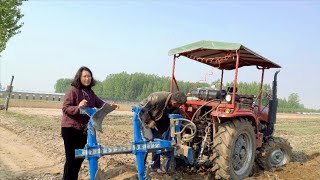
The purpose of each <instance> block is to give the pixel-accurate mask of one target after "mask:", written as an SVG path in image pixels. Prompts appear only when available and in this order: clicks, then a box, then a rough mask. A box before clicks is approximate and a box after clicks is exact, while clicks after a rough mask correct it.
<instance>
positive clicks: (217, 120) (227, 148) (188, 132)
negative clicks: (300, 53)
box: [169, 41, 292, 180]
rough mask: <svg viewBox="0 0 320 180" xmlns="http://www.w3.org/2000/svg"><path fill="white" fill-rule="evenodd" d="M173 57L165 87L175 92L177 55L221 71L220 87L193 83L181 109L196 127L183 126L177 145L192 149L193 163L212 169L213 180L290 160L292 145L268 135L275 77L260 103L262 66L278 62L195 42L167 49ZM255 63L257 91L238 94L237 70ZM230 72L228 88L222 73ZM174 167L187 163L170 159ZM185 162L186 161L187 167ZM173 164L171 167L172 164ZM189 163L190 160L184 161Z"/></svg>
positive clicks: (238, 47) (236, 47) (235, 47)
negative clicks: (258, 75) (269, 91)
mask: <svg viewBox="0 0 320 180" xmlns="http://www.w3.org/2000/svg"><path fill="white" fill-rule="evenodd" d="M169 55H172V56H173V65H172V78H171V84H170V91H171V92H173V91H176V90H179V85H178V83H177V81H176V78H175V66H176V60H177V59H178V58H179V57H186V58H188V59H191V60H194V61H198V62H200V63H203V64H206V65H209V66H211V67H213V68H215V69H218V70H221V77H220V88H213V87H197V88H193V89H191V90H190V91H189V92H188V93H187V99H188V100H187V103H186V104H185V105H183V106H182V107H180V108H181V109H183V110H184V111H185V112H186V114H185V115H186V117H187V119H189V120H190V121H191V122H192V124H194V125H195V127H193V126H190V125H189V124H186V125H184V124H182V125H181V129H183V131H182V132H181V136H180V139H181V141H180V143H181V145H182V146H186V147H189V148H191V149H192V153H193V162H192V166H193V167H195V168H197V169H205V170H206V171H209V172H211V173H214V177H215V179H236V180H237V179H243V178H245V177H248V176H249V175H250V173H251V172H252V169H253V166H254V164H255V163H257V164H258V165H259V166H260V167H261V168H263V169H265V170H270V169H272V168H275V167H280V166H283V165H285V164H287V163H289V162H290V157H291V154H292V148H291V146H290V143H289V142H288V141H287V140H286V139H283V138H280V137H273V134H274V131H275V128H274V127H275V123H276V113H277V105H278V100H277V75H278V73H279V71H277V72H276V73H275V74H274V81H273V84H272V95H271V96H269V99H268V103H267V104H266V105H262V99H263V94H264V92H262V89H263V80H264V73H265V70H267V69H270V68H281V67H280V66H279V65H278V64H276V63H274V62H272V61H270V60H268V59H267V58H265V57H263V56H261V55H259V54H257V53H256V52H254V51H252V50H250V49H248V48H247V47H245V46H243V45H242V44H239V43H227V42H215V41H199V42H195V43H191V44H188V45H185V46H181V47H178V48H175V49H171V50H170V51H169ZM247 66H253V67H254V66H255V67H256V68H257V70H261V80H260V90H259V93H258V94H240V93H237V91H238V88H237V78H238V69H239V68H241V67H247ZM229 70H233V71H234V79H233V86H232V87H227V88H223V78H224V72H225V71H229ZM175 159H176V160H175V165H174V167H175V168H178V166H179V167H180V168H185V167H188V161H183V163H178V162H179V161H181V159H180V160H179V158H177V157H176V158H175ZM186 164H187V165H186ZM172 166H173V165H172ZM189 166H191V165H190V163H189Z"/></svg>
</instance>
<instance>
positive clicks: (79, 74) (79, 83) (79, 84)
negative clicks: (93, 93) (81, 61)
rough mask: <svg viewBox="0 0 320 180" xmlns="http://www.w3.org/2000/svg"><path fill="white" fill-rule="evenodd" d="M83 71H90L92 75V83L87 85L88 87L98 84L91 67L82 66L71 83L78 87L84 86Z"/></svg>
mask: <svg viewBox="0 0 320 180" xmlns="http://www.w3.org/2000/svg"><path fill="white" fill-rule="evenodd" d="M82 71H88V72H89V73H90V75H91V83H90V85H89V86H87V87H86V88H90V89H91V87H92V86H94V85H96V80H95V79H94V78H93V75H92V72H91V70H90V69H89V68H87V67H85V66H82V67H80V68H79V70H78V71H77V73H76V75H75V76H74V78H73V81H72V83H71V86H74V87H76V88H83V87H84V86H83V85H82V84H81V81H80V78H81V75H82Z"/></svg>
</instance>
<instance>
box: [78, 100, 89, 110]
mask: <svg viewBox="0 0 320 180" xmlns="http://www.w3.org/2000/svg"><path fill="white" fill-rule="evenodd" d="M87 103H88V101H87V100H85V99H83V100H82V101H81V102H80V103H79V108H85V107H86V106H87Z"/></svg>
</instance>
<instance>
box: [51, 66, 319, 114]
mask: <svg viewBox="0 0 320 180" xmlns="http://www.w3.org/2000/svg"><path fill="white" fill-rule="evenodd" d="M71 82H72V79H66V78H61V79H58V80H57V82H56V84H55V86H54V88H55V92H56V93H64V92H65V91H66V90H67V89H68V88H69V87H70V84H71ZM177 82H178V85H179V89H180V91H182V92H184V93H188V92H190V90H191V89H193V88H198V87H210V86H215V87H217V88H219V87H220V80H216V81H214V82H212V83H211V84H209V83H194V82H188V81H177ZM227 87H233V82H226V83H224V84H223V89H225V90H226V89H227ZM169 89H170V77H165V76H162V77H160V76H157V75H153V74H145V73H133V74H128V73H127V72H121V73H117V74H109V75H108V76H107V77H106V78H105V79H104V80H103V81H97V83H96V85H95V86H94V87H93V90H94V91H95V93H96V94H97V95H98V96H99V97H101V98H105V99H112V100H127V101H140V100H142V99H144V98H146V97H147V96H148V95H149V94H150V93H152V92H157V91H169ZM237 89H238V91H237V93H238V94H250V95H258V94H259V93H261V92H259V89H260V82H238V83H237ZM271 91H272V87H271V86H270V85H269V84H264V85H263V91H262V92H263V93H261V96H262V99H263V100H262V104H263V105H268V102H269V101H268V96H267V94H271ZM278 111H279V112H297V111H304V112H306V111H307V112H313V111H316V112H320V110H312V109H307V108H305V107H304V105H303V104H301V103H300V98H299V95H298V94H297V93H292V94H290V95H289V96H288V98H279V99H278Z"/></svg>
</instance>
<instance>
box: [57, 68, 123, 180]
mask: <svg viewBox="0 0 320 180" xmlns="http://www.w3.org/2000/svg"><path fill="white" fill-rule="evenodd" d="M95 83H96V81H95V80H94V78H93V76H92V72H91V70H90V69H89V68H87V67H84V66H83V67H81V68H80V69H79V70H78V71H77V73H76V75H75V77H74V79H73V81H72V83H71V87H70V88H69V89H68V90H67V92H66V93H65V96H64V102H63V107H62V111H63V116H62V121H61V134H62V138H63V141H64V147H65V155H66V162H65V164H64V172H63V179H64V180H77V179H78V173H79V170H80V167H81V164H82V162H83V160H84V159H83V158H80V159H75V149H83V148H84V146H85V145H86V143H87V132H86V128H87V124H88V121H89V117H88V116H87V115H84V114H80V109H81V108H86V107H88V108H94V107H96V108H101V107H102V106H103V104H104V103H105V102H104V101H102V100H101V99H99V98H98V97H97V96H96V94H95V93H94V92H93V90H92V89H91V88H92V86H94V85H95ZM111 106H112V107H113V108H116V107H117V106H118V105H117V104H112V105H111Z"/></svg>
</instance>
